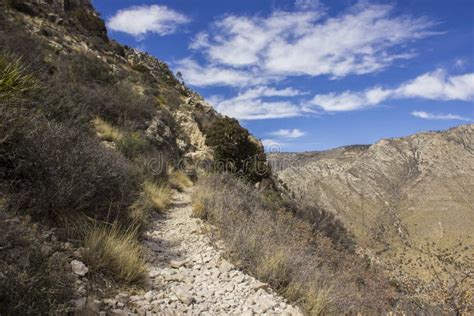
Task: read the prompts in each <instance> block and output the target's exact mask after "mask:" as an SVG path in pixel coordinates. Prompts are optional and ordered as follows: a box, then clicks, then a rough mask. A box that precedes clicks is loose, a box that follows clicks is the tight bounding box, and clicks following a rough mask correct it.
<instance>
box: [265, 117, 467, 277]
mask: <svg viewBox="0 0 474 316" xmlns="http://www.w3.org/2000/svg"><path fill="white" fill-rule="evenodd" d="M269 160H270V161H271V163H272V165H273V170H275V171H276V173H277V175H278V178H279V179H280V181H281V182H282V183H283V184H284V185H285V186H286V187H288V188H289V189H290V190H291V191H292V192H293V193H294V194H295V195H296V196H297V197H298V198H299V199H301V200H302V203H304V204H306V205H314V204H317V205H319V206H321V207H323V208H324V209H326V210H328V211H331V212H333V213H334V214H336V215H337V217H338V218H339V219H340V220H341V221H342V222H343V223H344V224H345V225H346V227H348V228H349V230H350V231H351V232H352V233H353V234H354V235H355V236H356V239H357V243H358V245H359V246H360V247H361V249H360V251H361V252H363V253H367V251H369V253H375V254H376V256H374V257H375V259H376V260H382V262H383V263H384V264H386V265H387V267H389V268H390V269H391V270H392V271H396V272H394V273H395V274H408V275H409V276H411V277H413V278H415V277H416V278H422V279H425V280H432V279H433V276H434V275H433V274H434V272H433V271H431V269H430V267H431V266H432V265H433V266H434V267H435V268H436V269H438V268H439V269H440V270H443V269H445V268H446V267H445V265H446V264H445V262H441V261H442V260H441V259H440V260H435V262H434V261H432V260H434V259H433V258H434V257H436V256H439V255H440V253H444V252H443V251H442V250H441V249H443V250H444V251H445V252H446V251H448V252H451V253H452V254H453V255H455V256H456V257H459V256H461V257H462V258H458V259H459V261H458V262H457V263H459V264H460V265H461V266H462V268H461V269H460V270H461V273H462V272H466V273H467V275H468V276H469V279H470V280H469V281H470V283H469V284H471V285H472V268H473V265H472V263H473V261H472V258H473V257H472V256H473V254H474V247H473V246H474V244H473V242H474V240H473V237H474V125H472V124H471V125H463V126H459V127H456V128H452V129H450V130H447V131H444V132H427V133H420V134H416V135H413V136H409V137H403V138H393V139H384V140H381V141H379V142H377V143H376V144H374V145H372V146H351V147H342V148H337V149H334V150H329V151H325V152H315V153H302V154H284V153H282V154H270V155H269ZM427 245H429V246H427ZM427 247H428V248H429V249H427ZM433 262H434V263H433ZM457 263H456V264H457ZM461 263H466V264H461ZM451 268H452V267H451ZM451 268H448V270H450V269H451Z"/></svg>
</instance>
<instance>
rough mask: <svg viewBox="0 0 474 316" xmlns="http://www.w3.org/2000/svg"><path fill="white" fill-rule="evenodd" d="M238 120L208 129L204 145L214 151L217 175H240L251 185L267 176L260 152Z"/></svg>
mask: <svg viewBox="0 0 474 316" xmlns="http://www.w3.org/2000/svg"><path fill="white" fill-rule="evenodd" d="M252 137H253V136H251V135H250V133H249V132H248V131H247V130H246V129H245V128H243V127H241V126H240V125H239V123H238V121H237V120H235V119H232V118H229V117H224V118H219V119H217V120H216V121H215V122H214V123H213V124H211V126H210V127H209V131H208V132H207V138H206V144H207V145H208V146H210V147H211V148H213V150H214V165H215V169H216V170H217V171H221V172H222V171H224V172H231V173H235V174H240V175H241V176H242V177H244V178H246V179H248V180H249V181H252V182H255V183H256V182H259V181H261V180H262V179H264V178H268V177H269V176H270V169H269V167H268V165H267V164H266V158H265V153H264V151H263V148H262V147H261V145H260V144H259V143H258V141H257V140H256V139H253V138H252Z"/></svg>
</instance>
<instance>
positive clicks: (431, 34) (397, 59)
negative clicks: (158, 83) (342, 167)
mask: <svg viewBox="0 0 474 316" xmlns="http://www.w3.org/2000/svg"><path fill="white" fill-rule="evenodd" d="M93 2H94V5H95V7H96V9H97V10H98V11H99V12H100V13H101V15H102V17H103V18H104V19H105V20H106V22H107V24H108V29H109V36H110V37H111V38H113V39H115V40H117V41H119V42H120V43H122V44H127V45H129V46H132V47H135V48H138V49H141V50H143V51H146V52H148V53H150V54H152V55H154V56H156V57H157V58H158V59H160V60H163V61H165V62H167V63H168V64H169V65H170V67H171V69H172V70H173V71H175V72H177V71H180V72H181V73H182V74H183V77H184V81H185V82H186V84H187V85H188V86H190V87H191V88H192V89H194V90H196V91H198V92H199V93H200V94H201V95H203V96H204V97H205V98H206V100H208V101H209V102H210V103H211V104H212V105H213V106H214V107H215V108H216V109H217V110H218V111H220V112H221V113H224V114H227V115H229V116H233V117H236V118H238V119H239V121H240V122H241V124H242V125H243V126H245V127H246V128H248V129H249V130H250V131H251V132H252V133H253V134H254V135H256V136H257V137H259V138H260V139H262V140H263V142H264V144H265V145H266V146H267V149H268V150H282V151H307V150H323V149H328V148H333V147H338V146H342V145H348V144H368V143H373V142H376V141H377V140H379V139H381V138H386V137H399V136H405V135H409V134H413V133H416V132H419V131H426V130H441V129H446V128H449V127H453V126H457V125H460V124H466V123H473V122H474V1H472V0H450V1H445V0H443V1H436V0H403V1H366V0H364V1H351V0H332V1H323V0H319V1H317V0H280V1H276V0H259V1H255V0H251V1H250V0H239V1H223V0H219V1H217V0H199V1H197V0H196V1H191V0H172V1H171V0H158V1H151V0H133V1H132V0H115V1H104V0H94V1H93Z"/></svg>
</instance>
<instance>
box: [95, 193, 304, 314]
mask: <svg viewBox="0 0 474 316" xmlns="http://www.w3.org/2000/svg"><path fill="white" fill-rule="evenodd" d="M190 193H191V192H190V191H187V192H182V193H176V194H175V196H174V201H173V206H172V208H171V209H170V210H169V211H168V212H166V214H156V215H154V218H153V225H151V227H150V230H149V231H148V232H147V233H146V240H145V244H146V246H147V248H148V250H149V251H148V257H147V261H148V264H149V276H150V284H149V289H148V291H147V292H146V293H143V294H142V295H135V296H128V295H127V294H125V293H121V294H119V295H117V297H115V299H110V300H105V301H104V303H105V305H106V306H108V308H107V309H108V313H107V315H130V314H132V315H133V314H139V315H301V312H300V311H299V309H297V308H296V307H293V306H291V305H289V304H288V303H287V302H286V301H285V299H284V298H282V297H280V296H278V295H277V294H276V293H274V292H273V291H272V290H271V289H269V288H268V286H267V285H266V284H264V283H262V282H260V281H258V280H256V279H255V278H253V277H251V276H249V275H247V274H245V273H243V272H241V271H239V270H237V269H236V268H235V267H234V266H233V265H232V264H231V263H230V262H228V261H227V260H225V259H224V258H223V256H222V253H223V252H222V250H219V249H218V247H217V246H216V245H215V243H212V242H211V239H210V238H209V237H208V236H206V235H205V234H203V230H205V229H206V225H205V224H204V223H202V221H201V220H200V219H196V218H192V217H191V213H192V208H191V205H190Z"/></svg>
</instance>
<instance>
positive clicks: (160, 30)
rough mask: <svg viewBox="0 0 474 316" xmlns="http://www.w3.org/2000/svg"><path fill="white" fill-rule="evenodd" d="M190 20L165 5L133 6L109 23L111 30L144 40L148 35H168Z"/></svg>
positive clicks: (109, 20) (119, 12)
mask: <svg viewBox="0 0 474 316" xmlns="http://www.w3.org/2000/svg"><path fill="white" fill-rule="evenodd" d="M188 22H190V19H189V18H188V17H187V16H185V15H183V14H181V13H179V12H177V11H174V10H172V9H170V8H168V7H166V6H163V5H150V6H147V5H142V6H132V7H129V8H127V9H123V10H119V11H117V13H115V15H114V16H112V17H111V18H110V19H108V21H107V26H108V28H109V29H111V30H113V31H117V32H124V33H127V34H130V35H133V36H135V37H137V38H139V39H142V38H143V37H144V36H145V35H146V34H147V33H155V34H158V35H167V34H171V33H174V32H176V30H177V28H178V27H179V26H180V25H182V24H186V23H188Z"/></svg>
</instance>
